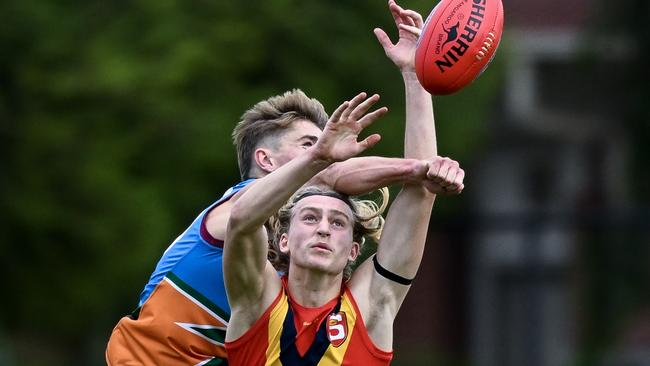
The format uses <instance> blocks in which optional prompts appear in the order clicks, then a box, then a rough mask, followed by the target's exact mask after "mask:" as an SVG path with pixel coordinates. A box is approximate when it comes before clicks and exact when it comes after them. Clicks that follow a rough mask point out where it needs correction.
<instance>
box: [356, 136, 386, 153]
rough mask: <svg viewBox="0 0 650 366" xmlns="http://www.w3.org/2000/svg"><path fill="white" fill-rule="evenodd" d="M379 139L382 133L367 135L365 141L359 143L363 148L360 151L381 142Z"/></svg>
mask: <svg viewBox="0 0 650 366" xmlns="http://www.w3.org/2000/svg"><path fill="white" fill-rule="evenodd" d="M379 140H381V135H379V134H378V133H374V134H372V135H370V136H368V137H366V138H365V139H364V140H363V141H361V142H360V143H359V145H360V146H361V150H360V151H359V152H361V151H364V150H367V149H369V148H371V147H373V146H375V145H376V144H377V143H378V142H379Z"/></svg>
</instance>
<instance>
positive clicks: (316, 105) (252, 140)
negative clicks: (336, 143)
mask: <svg viewBox="0 0 650 366" xmlns="http://www.w3.org/2000/svg"><path fill="white" fill-rule="evenodd" d="M328 118H329V117H328V115H327V113H326V112H325V108H324V107H323V105H322V104H321V102H319V101H318V100H316V99H314V98H309V97H308V96H307V95H306V94H305V93H303V91H302V90H300V89H293V90H291V91H287V92H285V93H284V94H282V95H276V96H273V97H270V98H268V99H266V100H263V101H261V102H259V103H257V104H255V105H254V106H253V107H252V108H250V109H249V110H247V111H246V112H245V113H244V114H243V115H242V116H241V120H240V121H239V123H237V126H236V127H235V129H234V130H233V132H232V139H233V143H234V144H235V146H236V148H237V161H238V163H239V174H240V175H241V178H242V179H247V178H251V177H250V176H249V175H250V174H251V170H252V168H253V152H254V151H255V149H256V148H258V147H259V145H260V143H262V142H263V141H264V140H265V139H267V138H269V137H271V138H273V137H278V136H281V134H282V133H283V132H284V131H285V130H286V129H287V127H288V126H290V125H291V124H292V123H293V122H295V121H298V120H307V121H310V122H312V123H313V124H315V125H316V126H318V128H320V129H321V130H322V129H323V128H324V127H325V123H327V119H328Z"/></svg>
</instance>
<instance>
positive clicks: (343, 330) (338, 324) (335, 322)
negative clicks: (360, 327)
mask: <svg viewBox="0 0 650 366" xmlns="http://www.w3.org/2000/svg"><path fill="white" fill-rule="evenodd" d="M347 337H348V319H347V318H346V317H345V312H343V311H341V312H339V313H337V314H330V316H329V317H328V318H327V338H328V339H329V340H330V343H331V344H332V345H333V346H334V347H338V346H340V345H342V344H343V342H345V339H346V338H347Z"/></svg>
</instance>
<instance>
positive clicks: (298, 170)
mask: <svg viewBox="0 0 650 366" xmlns="http://www.w3.org/2000/svg"><path fill="white" fill-rule="evenodd" d="M329 164H330V163H328V162H326V161H323V160H318V159H316V158H314V155H313V154H312V153H311V152H310V151H307V152H305V153H304V154H301V155H300V156H298V157H296V158H295V159H293V160H291V161H290V162H289V163H287V164H285V165H283V166H282V167H280V168H279V169H277V170H276V171H274V172H273V173H272V174H269V175H266V176H265V177H263V178H261V179H259V180H258V181H257V182H255V184H254V185H253V186H251V187H250V189H248V190H247V191H246V192H244V194H242V195H241V197H239V198H238V199H237V201H236V202H235V204H234V205H233V207H232V210H231V212H230V222H229V226H228V230H241V231H245V232H250V231H254V230H256V229H258V228H259V227H261V226H262V225H264V222H266V220H267V219H268V218H269V217H271V216H272V215H273V214H274V213H275V212H277V211H278V209H280V207H282V205H283V204H285V203H286V202H287V200H288V199H289V198H290V197H291V195H292V194H293V193H294V192H296V191H297V190H298V188H300V187H301V186H302V185H303V184H305V183H306V182H307V181H308V180H309V179H311V178H312V177H313V176H314V175H315V174H317V173H318V172H320V171H321V170H323V169H325V168H326V167H327V166H328V165H329Z"/></svg>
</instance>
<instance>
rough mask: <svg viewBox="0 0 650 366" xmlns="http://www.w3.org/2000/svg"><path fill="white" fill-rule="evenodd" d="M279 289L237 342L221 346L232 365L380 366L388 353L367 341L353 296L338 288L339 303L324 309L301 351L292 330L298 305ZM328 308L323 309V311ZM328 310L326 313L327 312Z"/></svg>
mask: <svg viewBox="0 0 650 366" xmlns="http://www.w3.org/2000/svg"><path fill="white" fill-rule="evenodd" d="M288 294H289V292H288V290H287V287H286V283H285V281H283V288H282V290H280V293H279V294H278V297H277V298H276V299H275V300H274V302H273V304H271V306H269V308H268V309H267V310H266V311H265V312H264V314H263V315H262V316H261V317H260V319H258V320H257V321H256V322H255V323H254V324H253V326H252V327H251V328H250V329H249V330H248V331H246V333H244V335H242V336H241V337H239V338H238V339H236V340H234V341H232V342H226V349H227V350H228V363H229V364H230V365H231V366H281V365H282V366H352V365H357V366H358V365H362V366H385V365H389V364H390V360H391V359H392V356H393V353H392V352H386V351H383V350H381V349H379V348H377V346H375V345H374V343H372V340H371V339H370V336H369V335H368V332H367V331H366V327H365V325H364V323H363V319H362V318H361V313H360V312H359V309H358V308H357V304H356V302H355V301H354V298H353V297H352V293H351V292H350V290H349V289H348V288H347V286H344V287H343V290H342V292H341V295H340V297H339V299H338V302H336V303H335V305H334V306H333V307H332V305H329V309H324V310H325V311H326V314H328V315H327V316H325V317H323V319H322V320H321V322H320V324H319V325H317V326H315V327H314V328H316V329H315V332H316V334H315V336H314V335H313V334H312V335H311V336H312V337H313V341H312V342H311V346H310V347H309V348H306V349H303V350H302V351H300V350H299V349H298V348H299V347H297V344H298V341H299V340H298V339H297V338H296V337H297V335H298V337H301V336H303V334H302V333H301V332H299V331H298V330H297V328H296V325H297V324H296V318H298V317H299V314H297V312H299V311H301V307H300V306H299V305H298V304H295V301H292V300H291V298H290V296H289V295H288ZM326 306H328V304H326V305H325V307H326ZM327 310H329V311H327Z"/></svg>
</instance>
